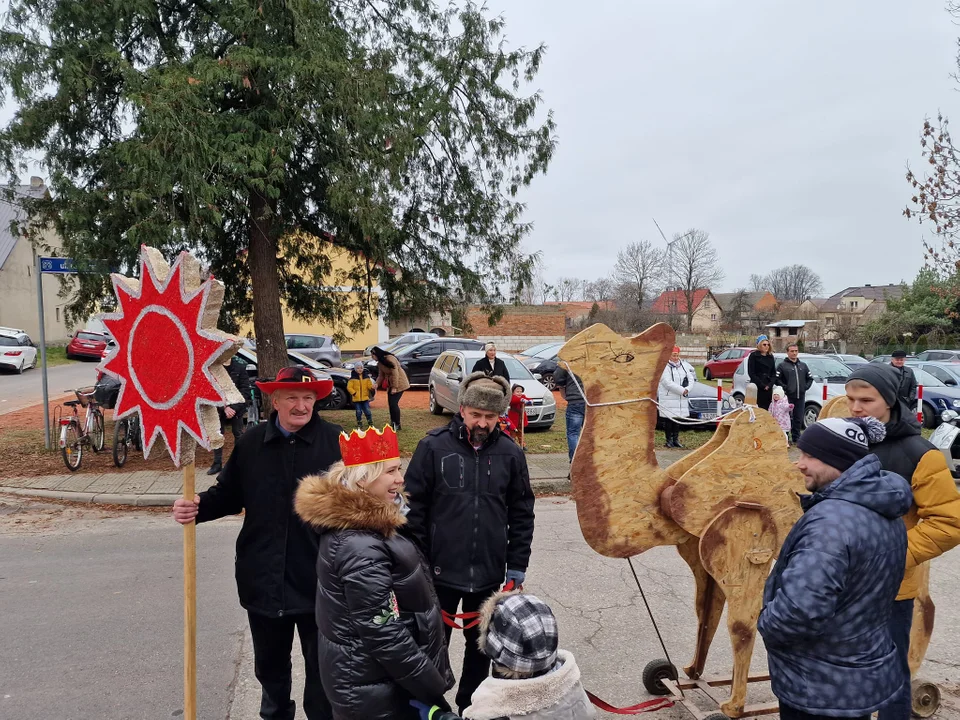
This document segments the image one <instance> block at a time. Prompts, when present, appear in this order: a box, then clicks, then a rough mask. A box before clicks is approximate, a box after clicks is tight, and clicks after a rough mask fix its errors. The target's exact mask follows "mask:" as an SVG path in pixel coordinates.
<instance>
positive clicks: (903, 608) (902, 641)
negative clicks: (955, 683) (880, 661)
mask: <svg viewBox="0 0 960 720" xmlns="http://www.w3.org/2000/svg"><path fill="white" fill-rule="evenodd" d="M912 626H913V600H896V601H895V602H894V603H893V613H892V614H891V615H890V634H891V635H892V636H893V644H894V645H895V646H896V648H897V664H898V665H899V666H900V671H901V677H902V678H903V687H901V688H900V692H898V693H897V696H896V697H895V698H894V699H893V700H891V701H890V703H889V704H888V705H886V706H884V707H882V708H880V713H879V717H878V720H909V718H910V711H911V708H912V705H913V703H912V702H911V691H910V664H909V663H908V662H907V656H908V654H909V652H910V628H911V627H912Z"/></svg>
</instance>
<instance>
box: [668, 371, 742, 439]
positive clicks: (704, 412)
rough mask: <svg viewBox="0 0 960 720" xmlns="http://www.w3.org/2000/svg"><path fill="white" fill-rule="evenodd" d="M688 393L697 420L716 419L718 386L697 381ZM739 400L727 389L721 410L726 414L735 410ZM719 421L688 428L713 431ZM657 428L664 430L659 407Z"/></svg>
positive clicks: (690, 405) (691, 414) (688, 401)
mask: <svg viewBox="0 0 960 720" xmlns="http://www.w3.org/2000/svg"><path fill="white" fill-rule="evenodd" d="M688 390H689V391H690V392H689V393H688V394H687V405H688V407H689V408H690V417H691V418H695V419H697V420H714V419H716V417H717V388H716V386H715V385H706V384H704V383H702V382H699V381H698V382H695V383H693V385H691V386H690V387H689V388H688ZM736 407H737V401H736V400H735V399H734V398H733V396H732V395H731V394H730V393H728V392H727V391H726V390H724V392H723V401H722V403H721V405H720V410H721V413H722V414H723V415H726V414H727V413H728V412H730V411H731V410H735V409H736ZM716 426H717V423H715V422H714V423H709V424H704V425H689V426H687V428H686V429H688V430H709V431H710V432H713V430H714V429H715V428H716ZM657 429H658V430H663V418H662V417H660V412H659V409H658V411H657Z"/></svg>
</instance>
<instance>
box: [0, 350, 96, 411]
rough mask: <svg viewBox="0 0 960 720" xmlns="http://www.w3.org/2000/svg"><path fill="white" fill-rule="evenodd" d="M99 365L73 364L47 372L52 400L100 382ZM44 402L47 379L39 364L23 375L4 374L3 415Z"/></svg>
mask: <svg viewBox="0 0 960 720" xmlns="http://www.w3.org/2000/svg"><path fill="white" fill-rule="evenodd" d="M96 368H97V364H96V363H95V362H92V361H90V362H79V361H78V362H71V363H68V364H67V365H57V366H56V367H52V368H48V369H47V385H48V387H49V390H50V397H57V396H59V395H63V394H64V393H68V392H70V391H71V390H73V389H74V388H78V387H83V386H84V385H93V383H94V382H96V379H97V370H96ZM41 402H43V380H42V372H41V370H40V365H39V361H38V364H37V367H36V368H34V369H32V370H24V372H23V375H17V374H16V373H12V372H8V371H0V415H2V414H3V413H8V412H13V411H14V410H20V409H22V408H25V407H29V406H30V405H36V404H37V403H41Z"/></svg>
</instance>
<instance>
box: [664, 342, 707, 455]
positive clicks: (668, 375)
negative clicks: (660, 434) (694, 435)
mask: <svg viewBox="0 0 960 720" xmlns="http://www.w3.org/2000/svg"><path fill="white" fill-rule="evenodd" d="M696 381H697V373H696V371H695V370H694V369H693V365H691V364H690V363H688V362H685V361H683V360H681V359H680V348H678V347H677V346H676V345H674V347H673V353H672V354H671V355H670V362H668V363H667V366H666V367H665V368H664V369H663V374H662V375H661V376H660V388H659V392H658V393H657V402H659V403H660V417H661V418H663V424H664V432H665V433H666V436H667V447H668V448H682V447H683V445H681V444H680V426H679V425H678V424H677V423H676V422H675V420H674V418H688V417H690V404H689V402H688V401H687V396H688V395H689V394H690V388H691V387H693V384H694V383H695V382H696Z"/></svg>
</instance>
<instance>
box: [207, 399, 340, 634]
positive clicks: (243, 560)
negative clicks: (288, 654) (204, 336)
mask: <svg viewBox="0 0 960 720" xmlns="http://www.w3.org/2000/svg"><path fill="white" fill-rule="evenodd" d="M276 421H277V413H276V412H274V413H273V414H271V415H270V420H269V421H268V422H265V423H261V424H260V425H257V426H256V427H254V428H251V429H249V430H247V431H246V432H245V433H244V434H243V435H241V436H240V439H239V440H237V445H236V447H234V449H233V453H231V455H230V459H229V460H227V464H226V466H225V467H224V468H223V472H222V473H220V477H219V478H218V479H217V484H216V485H214V486H213V487H211V488H210V489H209V490H207V491H206V492H202V493H200V508H199V512H198V513H197V522H198V523H202V522H207V521H208V520H216V519H217V518H222V517H224V516H225V515H237V514H238V513H240V512H241V511H244V510H245V511H246V513H245V514H244V517H243V527H242V528H241V529H240V534H239V535H238V536H237V555H236V577H237V591H238V593H239V595H240V604H241V605H242V606H243V607H244V608H245V609H247V610H250V611H251V612H255V613H259V614H261V615H268V616H270V617H283V616H284V615H296V614H305V613H312V612H313V608H314V602H315V594H316V584H317V575H316V560H317V547H318V543H319V539H318V536H317V533H316V531H314V530H313V529H312V528H311V527H309V526H308V525H306V524H305V523H304V522H302V521H301V520H300V518H299V517H297V514H296V513H295V512H294V510H293V497H294V494H295V493H296V491H297V487H298V486H299V485H300V481H301V479H302V478H304V477H306V476H308V475H315V474H316V473H319V472H324V471H326V470H327V469H328V468H329V467H330V466H331V465H332V464H333V463H335V462H336V461H337V460H339V459H340V431H341V429H340V426H339V425H333V424H331V423H328V422H326V421H325V420H321V419H320V417H319V416H318V415H316V414H315V415H314V416H313V418H312V419H311V420H310V422H309V423H307V425H306V426H305V427H303V428H302V429H301V430H300V431H299V432H296V433H294V434H293V435H291V436H290V437H289V438H285V437H284V436H283V433H281V432H280V429H279V428H278V427H277V424H276Z"/></svg>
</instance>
